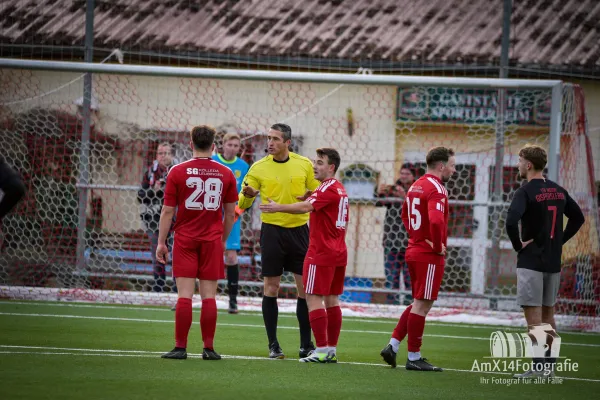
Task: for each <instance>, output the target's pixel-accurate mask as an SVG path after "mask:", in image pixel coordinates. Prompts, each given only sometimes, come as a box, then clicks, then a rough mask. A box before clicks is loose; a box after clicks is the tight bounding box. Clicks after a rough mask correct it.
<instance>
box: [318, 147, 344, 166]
mask: <svg viewBox="0 0 600 400" xmlns="http://www.w3.org/2000/svg"><path fill="white" fill-rule="evenodd" d="M317 155H318V156H319V157H323V156H327V164H329V165H333V172H337V170H338V168H339V167H340V162H341V161H342V160H341V158H340V153H338V151H337V150H336V149H332V148H329V147H324V148H322V149H317Z"/></svg>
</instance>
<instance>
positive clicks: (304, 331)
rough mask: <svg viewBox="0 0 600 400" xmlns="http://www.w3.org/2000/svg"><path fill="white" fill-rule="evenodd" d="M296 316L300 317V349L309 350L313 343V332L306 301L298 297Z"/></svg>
mask: <svg viewBox="0 0 600 400" xmlns="http://www.w3.org/2000/svg"><path fill="white" fill-rule="evenodd" d="M296 316H297V317H298V325H300V347H302V348H303V349H307V348H308V347H309V346H310V342H311V330H310V319H309V317H308V305H307V304H306V299H302V298H300V297H298V302H297V303H296Z"/></svg>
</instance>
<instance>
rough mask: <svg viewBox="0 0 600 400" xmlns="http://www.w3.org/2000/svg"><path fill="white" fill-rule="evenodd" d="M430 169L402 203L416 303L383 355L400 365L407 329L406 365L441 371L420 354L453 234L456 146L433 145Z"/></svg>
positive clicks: (390, 362)
mask: <svg viewBox="0 0 600 400" xmlns="http://www.w3.org/2000/svg"><path fill="white" fill-rule="evenodd" d="M426 162H427V173H426V174H425V175H423V176H422V177H421V178H419V179H418V180H417V181H416V182H415V183H413V184H412V186H411V187H410V189H409V190H408V193H407V195H406V199H405V202H404V203H403V204H402V221H403V223H404V226H405V227H406V230H407V232H408V237H409V240H408V249H407V250H406V261H407V263H408V270H409V273H410V280H411V282H412V285H413V286H412V295H413V299H414V301H413V303H412V304H411V305H410V306H408V307H407V308H406V310H404V312H403V313H402V316H401V317H400V321H399V322H398V325H396V329H394V332H393V333H392V338H391V339H390V342H389V344H388V345H387V346H386V347H385V348H384V349H383V350H381V353H380V354H381V356H382V357H383V359H384V361H385V362H387V363H388V364H390V365H391V366H392V368H395V367H396V355H397V353H398V347H399V345H400V342H401V341H402V340H403V339H404V338H405V337H406V336H407V334H408V360H407V361H406V369H407V370H415V371H442V369H441V368H439V367H436V366H433V365H431V364H430V363H429V362H427V360H426V359H424V358H423V357H421V343H422V339H423V331H424V330H425V317H426V316H427V313H428V312H429V310H430V309H431V307H432V306H433V302H434V301H435V300H436V299H437V295H438V291H439V289H440V285H441V283H442V278H443V276H444V264H445V260H444V257H445V255H446V243H447V238H448V206H449V205H448V191H447V190H446V188H445V187H444V182H446V181H448V180H449V179H450V177H451V176H452V175H453V174H454V173H455V172H456V161H455V159H454V151H453V150H452V149H449V148H446V147H434V148H433V149H431V150H430V151H429V152H428V153H427V158H426Z"/></svg>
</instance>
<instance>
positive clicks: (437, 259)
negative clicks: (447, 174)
mask: <svg viewBox="0 0 600 400" xmlns="http://www.w3.org/2000/svg"><path fill="white" fill-rule="evenodd" d="M402 221H403V223H404V226H405V227H406V231H407V232H408V248H407V250H406V261H419V262H423V263H432V264H437V265H443V264H444V257H443V256H441V255H439V254H436V253H440V252H441V251H442V244H443V245H444V246H447V242H448V191H447V190H446V188H445V187H444V184H443V183H442V181H441V180H440V179H439V178H438V177H437V176H434V175H430V174H425V175H424V176H422V177H421V178H419V179H418V180H417V181H416V182H415V183H413V184H412V186H411V187H410V189H408V193H407V194H406V198H405V200H404V203H403V204H402ZM427 241H429V242H431V243H432V244H433V248H432V247H431V245H429V244H428V243H427Z"/></svg>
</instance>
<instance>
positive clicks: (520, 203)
mask: <svg viewBox="0 0 600 400" xmlns="http://www.w3.org/2000/svg"><path fill="white" fill-rule="evenodd" d="M526 207H527V198H526V195H525V191H524V190H522V189H518V190H517V191H516V192H515V195H514V197H513V199H512V202H511V203H510V207H509V208H508V214H507V216H506V234H507V235H508V238H509V239H510V242H511V243H512V246H513V249H515V251H517V252H519V251H521V250H522V249H523V242H522V241H521V235H520V234H519V221H520V220H521V217H523V214H524V213H525V209H526Z"/></svg>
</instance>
